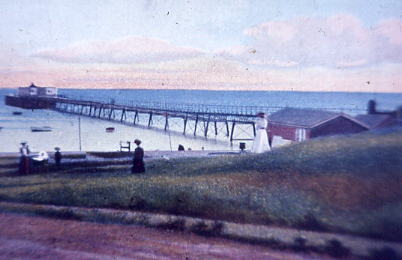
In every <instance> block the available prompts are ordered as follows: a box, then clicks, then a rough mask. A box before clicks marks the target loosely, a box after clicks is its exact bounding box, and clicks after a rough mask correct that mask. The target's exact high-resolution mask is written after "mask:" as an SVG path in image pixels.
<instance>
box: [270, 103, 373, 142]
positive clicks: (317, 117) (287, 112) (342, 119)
mask: <svg viewBox="0 0 402 260" xmlns="http://www.w3.org/2000/svg"><path fill="white" fill-rule="evenodd" d="M368 129H369V126H367V125H366V124H365V123H363V122H360V121H359V120H357V119H356V118H353V117H351V116H349V115H347V114H344V113H339V112H330V111H324V110H318V109H300V108H285V109H282V110H280V111H278V112H275V113H273V114H271V115H270V116H269V124H268V135H269V138H270V140H272V139H273V138H274V137H275V136H280V137H281V138H283V139H285V140H290V141H298V142H301V141H304V140H307V139H310V138H315V137H320V136H330V135H338V134H351V133H359V132H362V131H366V130H368Z"/></svg>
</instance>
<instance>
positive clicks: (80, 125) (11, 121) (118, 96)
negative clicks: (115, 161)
mask: <svg viewBox="0 0 402 260" xmlns="http://www.w3.org/2000/svg"><path fill="white" fill-rule="evenodd" d="M16 91H17V89H12V88H2V89H1V88H0V152H18V150H19V146H20V143H21V142H22V141H26V142H28V144H29V146H30V149H31V150H32V151H53V150H54V148H55V147H60V148H61V150H62V151H80V150H82V151H118V150H119V149H120V142H127V141H130V142H132V141H133V140H134V139H136V138H138V139H141V140H142V146H143V147H144V149H145V150H149V151H151V150H161V151H162V150H163V151H165V150H177V147H178V145H180V144H181V145H183V146H184V147H185V149H186V150H187V149H192V150H202V149H205V150H238V149H239V148H238V142H232V143H231V142H230V141H229V138H228V137H227V136H226V135H225V134H222V133H223V132H225V131H226V130H225V129H224V128H225V127H224V126H218V128H219V132H220V134H218V136H215V135H214V134H209V135H208V138H205V137H204V136H203V135H202V134H197V136H194V135H193V134H192V132H191V131H192V129H194V126H191V125H189V134H186V135H183V133H182V127H183V126H182V125H183V123H182V122H180V120H179V119H177V120H176V121H175V120H172V121H171V122H170V127H171V130H172V131H167V132H165V131H163V127H160V126H162V125H163V123H164V122H163V119H157V118H155V121H156V122H155V124H154V126H155V127H154V128H152V129H148V128H147V127H146V120H147V119H146V118H140V125H139V126H132V125H123V124H120V123H118V122H112V121H106V120H100V119H93V118H89V117H85V116H78V115H72V114H65V113H60V112H57V111H53V110H46V109H35V110H28V109H21V108H16V107H10V106H6V105H5V104H4V97H5V96H6V95H7V94H15V93H16ZM58 94H59V95H62V96H65V97H68V98H74V99H81V100H92V101H104V102H114V103H116V104H164V105H192V106H194V105H199V106H204V105H209V106H219V107H250V106H256V107H265V108H269V111H268V112H275V111H276V110H279V109H281V108H284V107H297V108H315V109H325V110H331V111H342V112H344V113H347V114H350V115H352V116H354V115H357V114H364V113H366V111H367V103H368V101H369V100H375V101H376V102H377V108H378V110H394V109H396V108H397V107H399V106H401V105H402V93H360V92H359V93H349V92H297V91H210V90H145V89H138V90H137V89H135V90H134V89H130V90H127V89H58ZM17 111H19V112H22V114H20V115H15V114H14V112H17ZM141 122H142V123H141ZM158 124H159V127H158ZM41 126H50V127H51V128H52V131H50V132H31V127H41ZM107 127H114V128H115V131H114V132H106V131H105V129H106V128H107ZM191 127H193V128H192V129H191ZM244 127H246V126H244ZM237 130H238V132H239V133H240V134H241V132H250V129H246V128H243V129H241V128H239V129H237ZM211 132H212V131H211ZM235 137H236V136H235ZM240 137H241V136H240ZM239 139H240V138H239ZM246 147H247V148H249V147H251V141H246ZM247 148H246V149H247Z"/></svg>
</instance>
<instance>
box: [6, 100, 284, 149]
mask: <svg viewBox="0 0 402 260" xmlns="http://www.w3.org/2000/svg"><path fill="white" fill-rule="evenodd" d="M10 99H11V100H12V101H13V102H11V103H10V102H7V97H6V104H8V105H12V106H19V107H23V108H32V109H35V108H46V109H53V110H56V111H59V112H62V113H69V114H75V115H79V116H86V117H91V118H97V119H102V120H108V121H114V122H118V123H122V124H125V125H132V126H141V127H147V128H153V129H162V130H164V131H176V132H181V133H182V134H183V135H194V136H203V137H205V138H209V137H217V136H218V135H220V136H224V137H226V138H228V139H229V140H230V142H233V141H246V140H252V139H253V138H254V136H255V133H256V129H255V125H254V120H255V115H256V113H258V112H266V113H269V112H271V111H272V110H276V109H278V108H274V107H257V106H223V105H198V104H166V103H134V102H130V103H126V104H116V103H115V102H114V101H111V102H102V101H89V100H78V99H70V98H60V97H51V98H50V97H24V98H23V99H24V100H23V102H22V101H21V100H19V97H18V96H13V97H11V98H10V97H9V100H10ZM21 104H24V105H23V106H22V105H21ZM37 104H40V105H41V106H38V107H35V106H36V105H37ZM173 121H174V124H175V127H171V126H170V125H171V124H172V123H173ZM155 122H157V123H155Z"/></svg>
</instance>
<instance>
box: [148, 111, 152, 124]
mask: <svg viewBox="0 0 402 260" xmlns="http://www.w3.org/2000/svg"><path fill="white" fill-rule="evenodd" d="M151 124H152V112H149V120H148V127H151Z"/></svg>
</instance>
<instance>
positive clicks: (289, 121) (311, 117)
mask: <svg viewBox="0 0 402 260" xmlns="http://www.w3.org/2000/svg"><path fill="white" fill-rule="evenodd" d="M338 117H345V118H347V119H349V120H351V121H353V122H355V123H357V124H359V125H361V126H363V127H365V128H367V129H368V128H369V127H368V126H366V125H365V124H364V123H362V122H360V121H358V120H356V119H354V118H353V117H351V116H349V115H347V114H344V113H340V112H331V111H324V110H319V109H304V108H285V109H282V110H280V111H278V112H275V113H273V114H271V115H270V116H269V121H270V122H271V123H274V124H280V125H288V126H295V127H303V128H313V127H315V126H318V125H320V124H323V123H325V122H327V121H330V120H332V119H335V118H338Z"/></svg>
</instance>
